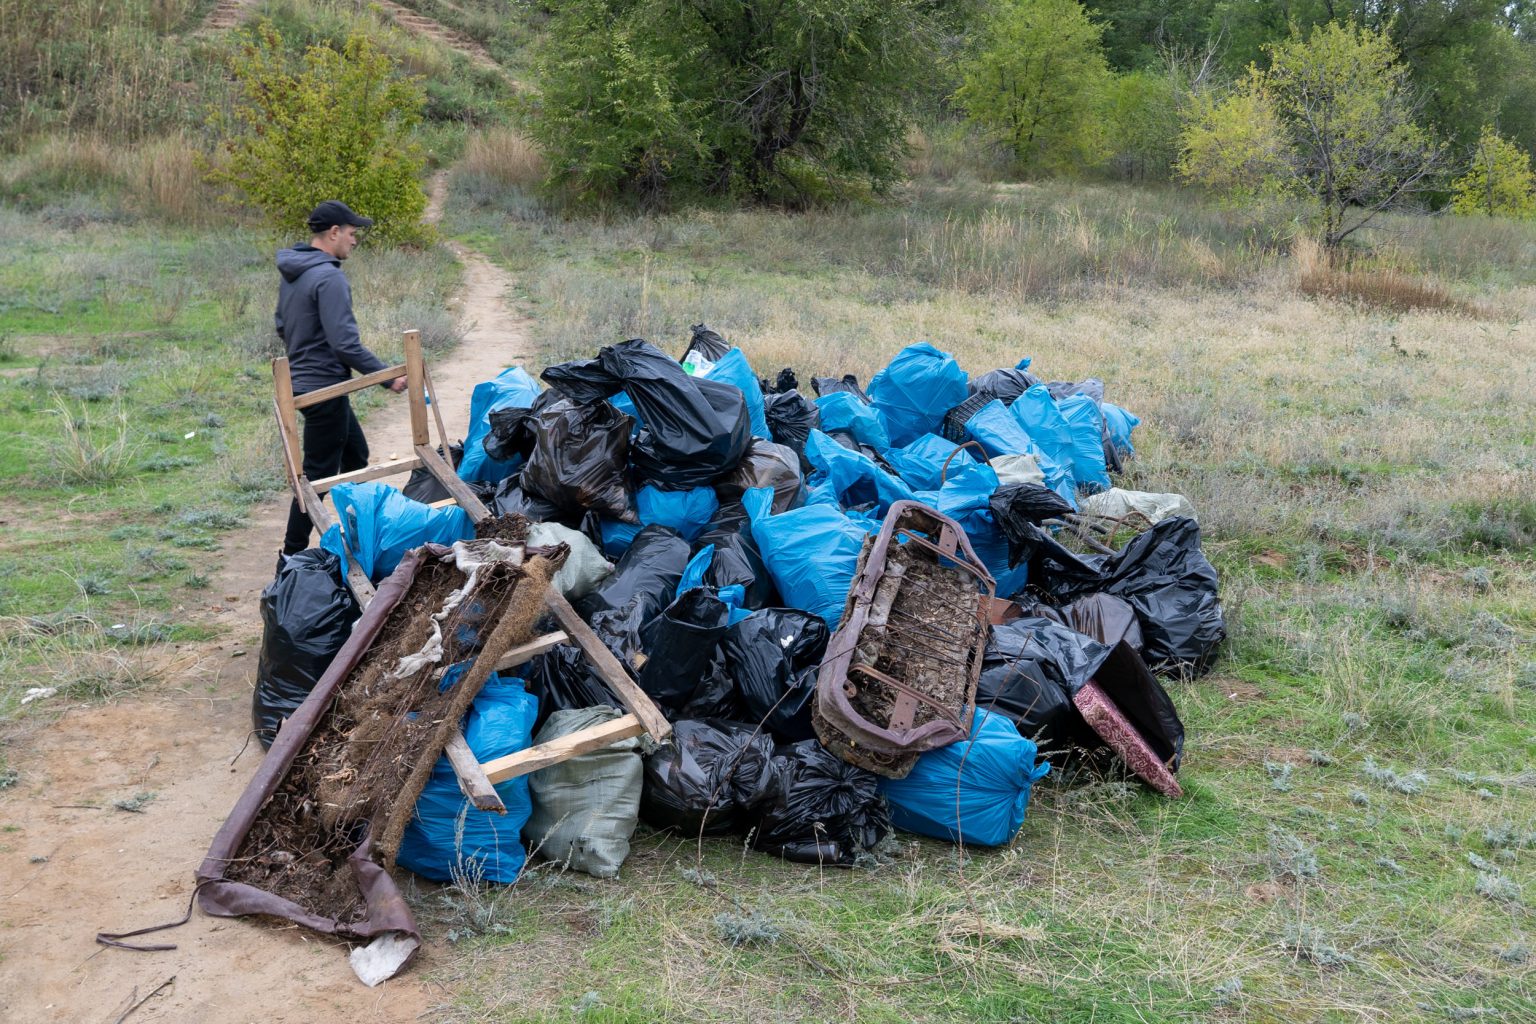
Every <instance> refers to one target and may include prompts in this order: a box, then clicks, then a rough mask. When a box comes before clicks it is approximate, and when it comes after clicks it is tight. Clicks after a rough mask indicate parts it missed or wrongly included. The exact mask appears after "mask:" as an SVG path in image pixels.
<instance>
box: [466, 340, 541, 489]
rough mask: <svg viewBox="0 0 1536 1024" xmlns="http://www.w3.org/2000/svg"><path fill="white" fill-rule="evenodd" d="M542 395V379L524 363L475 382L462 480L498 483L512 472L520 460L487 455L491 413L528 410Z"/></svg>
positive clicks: (470, 402) (470, 398)
mask: <svg viewBox="0 0 1536 1024" xmlns="http://www.w3.org/2000/svg"><path fill="white" fill-rule="evenodd" d="M538 397H539V382H538V381H536V380H534V379H533V378H532V377H530V376H529V375H528V373H527V372H526V371H525V370H524V369H523V368H522V367H521V366H512V367H509V368H507V369H505V370H502V371H501V373H499V374H497V375H496V377H495V379H494V380H487V381H482V382H481V383H479V384H476V385H475V390H474V393H473V394H471V395H470V397H469V431H468V435H467V436H466V437H465V438H464V461H462V462H460V463H459V479H460V480H466V481H469V482H471V483H472V482H474V481H476V480H485V481H489V482H490V483H495V482H497V481H498V480H504V479H505V478H507V477H508V476H511V475H512V471H513V470H515V469H516V468H517V464H518V462H519V461H520V460H517V459H513V460H511V461H508V462H498V461H496V460H495V459H493V458H491V457H490V456H489V455H487V454H485V439H486V437H488V436H489V435H490V433H491V413H492V412H493V411H495V410H497V409H526V408H528V407H529V406H531V405H533V402H534V399H536V398H538Z"/></svg>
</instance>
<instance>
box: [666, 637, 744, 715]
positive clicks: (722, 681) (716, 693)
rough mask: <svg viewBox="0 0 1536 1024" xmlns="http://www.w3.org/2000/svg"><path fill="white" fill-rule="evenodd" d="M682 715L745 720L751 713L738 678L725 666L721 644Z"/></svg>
mask: <svg viewBox="0 0 1536 1024" xmlns="http://www.w3.org/2000/svg"><path fill="white" fill-rule="evenodd" d="M676 717H678V718H725V719H729V720H730V721H732V722H745V721H747V719H748V718H749V717H750V716H749V715H748V714H747V707H746V705H745V704H743V703H742V700H741V691H740V690H739V689H737V687H736V680H735V679H733V678H731V675H730V673H729V672H727V671H726V670H725V655H724V654H722V653H721V651H720V648H719V647H718V646H716V647H715V653H714V654H713V655H712V656H711V657H710V659H709V668H708V669H706V670H705V672H704V678H703V679H701V680H699V685H698V688H697V689H695V690H694V691H693V696H691V697H689V698H688V703H687V704H684V705H683V708H682V710H681V711H679V712H678V713H677V716H676Z"/></svg>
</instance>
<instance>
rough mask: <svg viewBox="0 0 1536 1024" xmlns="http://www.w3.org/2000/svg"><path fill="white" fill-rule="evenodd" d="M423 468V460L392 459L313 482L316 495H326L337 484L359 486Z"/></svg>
mask: <svg viewBox="0 0 1536 1024" xmlns="http://www.w3.org/2000/svg"><path fill="white" fill-rule="evenodd" d="M420 468H421V460H420V459H418V458H416V457H414V456H412V457H411V458H409V459H390V460H389V461H388V462H379V463H375V464H374V465H372V466H364V467H363V468H362V469H354V470H352V472H350V473H337V474H336V475H335V476H327V477H321V478H320V479H319V480H311V481H310V483H311V484H312V485H313V486H314V488H315V493H316V494H324V493H325V492H326V491H328V490H330V489H331V488H332V487H335V486H336V485H337V484H359V483H362V482H363V481H364V480H377V479H379V478H380V477H385V476H394V475H395V474H397V473H409V472H410V471H411V470H413V469H420Z"/></svg>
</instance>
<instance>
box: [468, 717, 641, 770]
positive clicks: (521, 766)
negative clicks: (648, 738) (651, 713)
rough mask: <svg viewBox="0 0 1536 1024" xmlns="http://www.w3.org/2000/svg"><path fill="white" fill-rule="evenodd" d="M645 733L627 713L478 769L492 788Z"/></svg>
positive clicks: (496, 760)
mask: <svg viewBox="0 0 1536 1024" xmlns="http://www.w3.org/2000/svg"><path fill="white" fill-rule="evenodd" d="M647 731H648V730H647V729H646V727H645V726H644V725H642V724H640V719H638V718H636V717H635V716H634V715H633V714H629V715H625V716H624V717H623V718H615V719H614V720H613V721H611V722H599V723H598V724H597V725H589V726H587V728H585V729H578V730H577V731H576V732H573V733H571V734H570V735H569V736H561V737H560V738H559V739H554V740H550V741H549V742H548V743H541V744H539V745H538V746H536V747H529V748H528V749H527V750H519V751H518V752H517V753H515V754H508V755H507V756H506V757H498V758H496V759H495V760H493V761H487V762H485V763H484V764H482V765H481V766H480V769H481V771H483V772H484V773H485V777H486V779H487V780H488V781H489V782H490V783H491V784H493V785H494V784H496V783H498V782H506V781H507V780H508V779H515V778H517V777H518V776H519V775H527V774H529V773H530V772H536V771H538V770H539V769H540V768H548V767H549V766H550V765H552V764H559V763H560V762H561V761H569V760H570V759H571V758H573V757H576V756H578V755H580V754H585V753H586V752H587V751H589V750H597V749H598V748H600V747H607V746H611V745H613V744H615V743H617V742H619V741H620V740H626V739H629V738H630V737H631V736H639V735H640V734H641V733H643V732H647Z"/></svg>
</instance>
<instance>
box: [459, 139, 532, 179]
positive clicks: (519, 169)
mask: <svg viewBox="0 0 1536 1024" xmlns="http://www.w3.org/2000/svg"><path fill="white" fill-rule="evenodd" d="M455 171H456V172H457V173H461V174H467V175H471V176H474V177H479V178H484V179H486V180H488V181H493V182H496V183H497V184H500V185H505V186H507V187H509V188H532V187H533V186H535V185H537V184H538V183H539V182H540V181H542V180H543V179H544V156H543V154H542V153H540V152H539V151H538V149H537V147H535V146H534V144H533V143H532V142H530V141H529V140H528V139H527V138H526V137H524V136H523V135H522V134H521V133H520V132H518V131H517V130H516V129H513V128H493V129H491V130H490V131H486V132H482V133H480V134H478V135H473V136H471V137H470V139H469V141H468V142H467V143H466V144H465V146H464V159H463V160H461V161H460V162H459V164H458V165H457V167H456V168H455Z"/></svg>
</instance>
